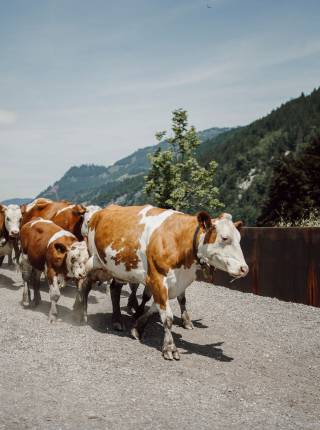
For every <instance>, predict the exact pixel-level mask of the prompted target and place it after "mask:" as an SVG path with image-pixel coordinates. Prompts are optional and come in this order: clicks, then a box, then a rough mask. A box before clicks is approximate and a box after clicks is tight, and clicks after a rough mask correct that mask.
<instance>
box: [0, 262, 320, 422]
mask: <svg viewBox="0 0 320 430" xmlns="http://www.w3.org/2000/svg"><path fill="white" fill-rule="evenodd" d="M18 280H19V277H18V276H17V275H16V274H15V273H14V272H13V271H12V270H9V269H7V268H6V266H4V267H3V269H1V270H0V294H1V300H0V339H1V350H0V429H6V430H7V429H19V430H21V429H41V430H44V429H63V430H67V429H72V430H73V429H74V430H82V429H108V430H109V429H110V430H112V429H117V430H118V429H126V430H130V429H136V430H139V429H146V428H152V429H210V430H214V429H219V430H220V429H228V430H229V429H237V430H242V429H243V430H248V429H254V430H257V429H303V430H308V429H312V430H319V429H320V383H319V382H320V309H316V308H312V307H308V306H304V305H297V304H292V303H285V302H280V301H278V300H276V299H270V298H265V297H258V296H254V295H252V294H243V293H240V292H237V291H232V290H228V289H226V288H223V287H217V286H213V285H209V284H205V283H194V284H193V285H192V286H191V287H190V288H189V289H188V290H187V299H188V302H189V309H190V312H191V316H192V319H193V321H194V325H195V329H194V330H184V329H183V328H182V327H180V325H179V323H180V318H178V316H179V312H178V306H177V305H176V303H175V301H173V309H174V312H175V315H177V317H176V319H175V325H174V327H173V333H174V338H175V341H176V344H177V347H178V348H179V350H180V353H181V361H179V362H167V361H165V360H163V359H162V356H161V352H160V346H161V342H162V328H161V326H160V323H159V321H158V319H157V318H155V319H154V320H153V321H152V322H151V323H150V324H149V326H148V327H147V329H146V332H145V338H144V342H143V343H140V342H138V341H136V340H133V339H132V338H130V335H129V328H130V325H131V319H130V317H129V316H128V315H127V314H125V310H124V311H123V312H124V322H125V324H126V327H127V330H126V331H125V332H123V333H117V332H113V331H112V330H111V329H110V326H111V323H110V321H111V304H110V295H107V296H106V295H105V292H104V291H103V289H97V290H95V291H93V292H92V294H91V296H90V302H89V322H88V325H87V326H79V325H77V324H75V323H74V321H73V319H72V312H71V309H72V304H73V300H74V293H75V290H74V288H73V287H66V288H65V290H64V295H63V296H62V297H61V299H60V301H59V304H60V306H59V312H60V314H59V316H60V318H61V322H57V323H56V324H53V325H50V324H49V323H48V321H47V316H48V310H49V302H48V293H47V289H46V287H45V284H44V285H43V290H42V299H43V302H42V304H41V305H40V306H39V308H37V309H36V310H34V309H23V308H22V307H21V305H20V303H19V302H20V300H21V294H22V292H21V289H20V286H19V282H17V281H18ZM139 292H140V293H141V291H140V290H139ZM127 295H128V293H127V291H126V290H124V291H123V295H122V305H123V306H124V307H125V304H126V300H127Z"/></svg>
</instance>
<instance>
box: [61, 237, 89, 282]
mask: <svg viewBox="0 0 320 430" xmlns="http://www.w3.org/2000/svg"><path fill="white" fill-rule="evenodd" d="M88 260H89V253H88V248H87V245H86V243H85V242H84V241H82V242H74V243H73V244H72V245H71V247H70V249H68V252H67V258H66V263H67V269H68V276H70V277H71V278H76V279H80V278H84V277H85V275H86V273H87V272H86V264H87V262H88Z"/></svg>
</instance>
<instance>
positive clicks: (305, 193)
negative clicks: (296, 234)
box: [258, 137, 320, 225]
mask: <svg viewBox="0 0 320 430" xmlns="http://www.w3.org/2000/svg"><path fill="white" fill-rule="evenodd" d="M319 210H320V137H316V138H313V139H312V140H311V142H310V143H308V144H305V145H304V146H303V147H301V148H300V150H299V151H298V152H297V153H295V154H294V155H291V154H290V155H288V156H287V157H283V158H281V159H280V160H279V162H278V164H277V165H276V166H275V168H274V174H273V177H272V179H271V183H270V187H269V192H268V196H267V199H266V201H265V203H264V205H263V208H262V213H261V216H260V217H259V218H258V224H259V225H275V224H278V223H279V222H284V223H292V224H295V223H299V220H301V219H303V218H308V217H309V216H310V215H311V214H313V213H315V212H317V211H319Z"/></svg>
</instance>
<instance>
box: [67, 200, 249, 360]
mask: <svg viewBox="0 0 320 430" xmlns="http://www.w3.org/2000/svg"><path fill="white" fill-rule="evenodd" d="M240 224H241V222H236V223H233V222H232V217H231V215H229V214H222V215H221V216H220V217H219V218H217V219H211V218H210V216H209V215H208V213H206V212H201V213H199V214H198V216H191V215H186V214H183V213H180V212H176V211H173V210H165V209H159V208H155V207H152V206H149V205H148V206H132V207H121V206H116V205H112V206H109V207H107V208H105V209H103V210H101V211H99V212H97V213H95V214H94V215H93V216H92V218H91V221H90V222H89V234H88V248H89V253H90V255H91V257H90V259H89V260H88V263H87V270H88V271H89V274H88V277H87V279H86V281H85V283H84V288H83V290H82V291H81V292H80V293H79V297H77V299H76V302H75V310H76V311H78V312H79V314H80V315H79V316H80V318H83V319H86V306H87V295H88V292H89V291H90V288H91V283H92V281H93V280H94V277H95V273H98V274H101V272H103V273H105V276H106V278H108V277H109V278H110V277H112V278H114V279H116V280H119V281H120V282H133V283H142V284H144V285H146V286H147V287H148V289H149V291H150V292H151V294H152V296H153V299H154V302H153V304H152V305H151V307H150V308H149V309H148V311H147V312H145V313H144V314H143V315H142V316H141V317H139V318H138V319H137V321H136V325H135V327H134V329H133V330H132V335H133V336H134V337H135V338H141V334H142V332H143V329H144V327H145V325H146V323H147V320H148V318H149V316H150V315H152V314H153V313H155V312H157V311H158V312H159V314H160V318H161V321H162V323H163V326H164V342H163V348H162V353H163V356H164V358H166V359H169V360H172V359H176V360H178V359H179V358H180V356H179V352H178V350H177V348H176V346H175V344H174V340H173V337H172V335H171V327H172V321H173V314H172V311H171V308H170V304H169V300H170V299H173V298H176V297H177V298H178V300H179V298H181V297H184V292H185V289H186V288H187V287H188V286H189V285H190V284H191V283H192V282H193V281H194V280H195V279H196V271H197V267H198V265H199V262H200V261H201V262H203V263H206V264H208V265H209V266H212V267H216V268H219V269H221V270H223V271H226V272H228V273H229V274H230V275H231V276H232V277H235V278H236V277H242V276H245V275H246V274H247V273H248V266H247V264H246V262H245V260H244V257H243V253H242V250H241V247H240V233H239V231H238V229H237V227H239V226H240ZM111 292H112V290H111ZM180 307H181V312H182V314H183V312H184V311H185V310H186V309H185V303H183V302H181V301H180Z"/></svg>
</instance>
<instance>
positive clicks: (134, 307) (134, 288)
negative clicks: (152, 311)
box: [127, 284, 139, 312]
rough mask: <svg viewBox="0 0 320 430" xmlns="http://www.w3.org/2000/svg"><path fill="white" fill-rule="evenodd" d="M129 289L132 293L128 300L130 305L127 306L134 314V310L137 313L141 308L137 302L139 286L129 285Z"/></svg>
mask: <svg viewBox="0 0 320 430" xmlns="http://www.w3.org/2000/svg"><path fill="white" fill-rule="evenodd" d="M129 287H130V289H131V293H130V296H129V298H128V304H127V308H128V312H132V310H134V311H135V312H136V311H137V310H138V307H139V303H138V300H137V290H138V287H139V284H129Z"/></svg>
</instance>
